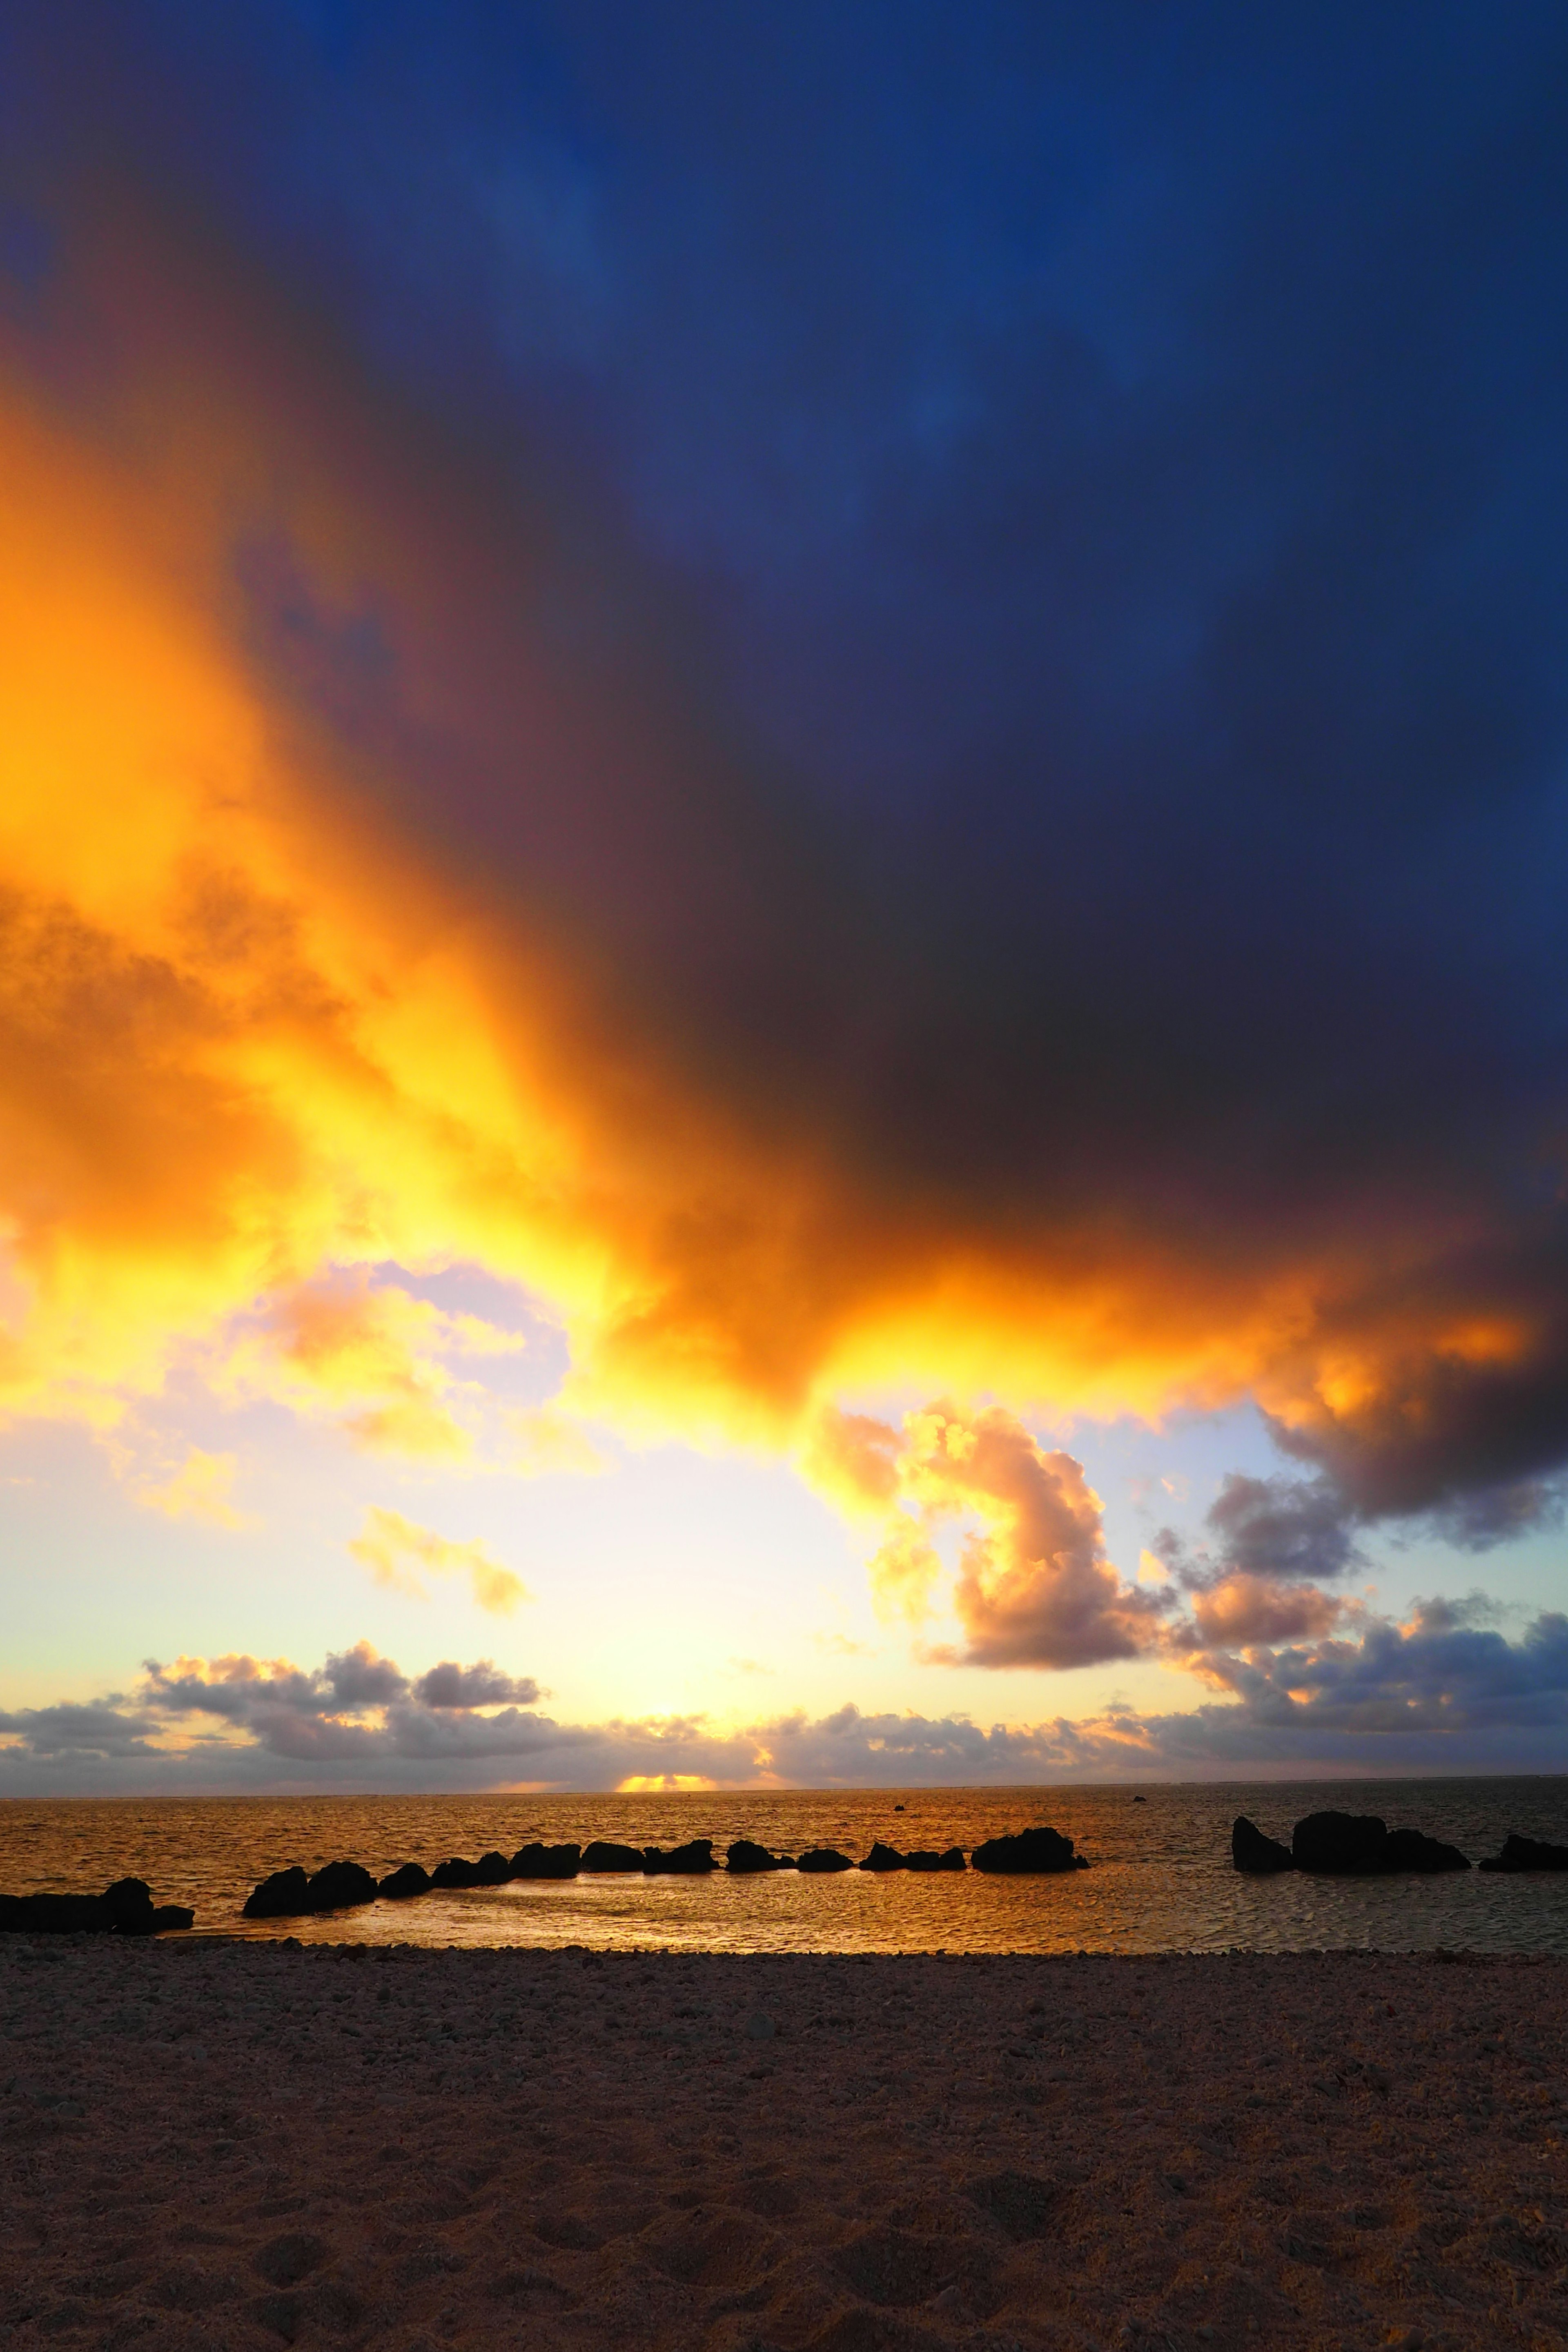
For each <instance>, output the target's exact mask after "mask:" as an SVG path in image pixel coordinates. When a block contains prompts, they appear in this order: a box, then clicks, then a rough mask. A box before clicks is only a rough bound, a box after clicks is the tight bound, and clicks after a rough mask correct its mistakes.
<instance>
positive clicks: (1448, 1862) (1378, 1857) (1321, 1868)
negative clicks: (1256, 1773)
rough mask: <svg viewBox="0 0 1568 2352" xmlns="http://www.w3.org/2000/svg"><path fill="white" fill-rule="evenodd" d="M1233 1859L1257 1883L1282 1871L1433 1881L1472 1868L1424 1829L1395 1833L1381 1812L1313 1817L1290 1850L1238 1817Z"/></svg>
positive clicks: (1296, 1832) (1232, 1839) (1232, 1843)
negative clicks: (1440, 1875)
mask: <svg viewBox="0 0 1568 2352" xmlns="http://www.w3.org/2000/svg"><path fill="white" fill-rule="evenodd" d="M1230 1856H1231V1860H1232V1862H1233V1863H1234V1864H1235V1865H1236V1867H1237V1870H1240V1871H1245V1872H1247V1874H1248V1875H1250V1876H1252V1877H1254V1878H1263V1877H1270V1876H1272V1875H1273V1874H1276V1873H1277V1872H1279V1871H1282V1870H1301V1871H1306V1872H1309V1873H1310V1874H1312V1875H1313V1876H1316V1877H1320V1878H1388V1877H1393V1876H1394V1875H1396V1874H1401V1873H1405V1872H1415V1873H1417V1874H1421V1875H1423V1876H1427V1877H1430V1876H1433V1875H1435V1874H1437V1873H1438V1872H1441V1871H1449V1870H1468V1869H1469V1867H1470V1864H1469V1860H1468V1856H1466V1855H1465V1854H1462V1853H1460V1852H1459V1849H1458V1846H1457V1845H1446V1844H1445V1843H1443V1841H1442V1839H1441V1838H1433V1837H1427V1836H1426V1834H1425V1833H1424V1832H1422V1831H1420V1830H1391V1829H1390V1828H1389V1826H1388V1824H1387V1822H1385V1821H1384V1820H1383V1819H1382V1818H1381V1817H1380V1816H1379V1815H1378V1814H1376V1813H1337V1812H1324V1813H1309V1814H1307V1815H1306V1817H1305V1819H1304V1820H1302V1821H1299V1822H1297V1823H1296V1826H1295V1828H1294V1830H1293V1831H1292V1832H1291V1833H1290V1844H1289V1850H1287V1848H1286V1847H1284V1846H1283V1845H1281V1844H1280V1843H1279V1840H1278V1839H1276V1838H1271V1837H1267V1836H1265V1834H1264V1832H1262V1831H1261V1830H1260V1829H1259V1828H1258V1824H1257V1822H1252V1821H1249V1820H1248V1819H1247V1815H1246V1814H1245V1813H1238V1814H1237V1817H1236V1821H1235V1822H1234V1824H1233V1825H1232V1828H1231V1832H1230Z"/></svg>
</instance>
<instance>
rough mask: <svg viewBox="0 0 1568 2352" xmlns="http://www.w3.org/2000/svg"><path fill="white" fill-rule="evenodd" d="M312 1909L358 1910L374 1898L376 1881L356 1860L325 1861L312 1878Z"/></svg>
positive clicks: (310, 1905)
mask: <svg viewBox="0 0 1568 2352" xmlns="http://www.w3.org/2000/svg"><path fill="white" fill-rule="evenodd" d="M374 1901H375V1881H374V1878H373V1877H372V1876H371V1874H370V1873H369V1871H368V1870H366V1869H365V1868H364V1867H363V1864H360V1863H357V1862H328V1863H323V1864H322V1865H321V1869H320V1870H318V1871H317V1872H316V1874H315V1875H314V1876H313V1877H312V1879H311V1880H310V1903H309V1906H307V1907H308V1908H309V1909H310V1910H311V1911H355V1910H357V1909H358V1908H359V1906H360V1905H361V1904H362V1903H374Z"/></svg>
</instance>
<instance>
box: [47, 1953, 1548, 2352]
mask: <svg viewBox="0 0 1568 2352" xmlns="http://www.w3.org/2000/svg"><path fill="white" fill-rule="evenodd" d="M1565 1992H1568V1965H1565V1964H1564V1963H1563V1962H1560V1961H1557V1960H1536V1959H1501V1960H1500V1959H1489V1958H1488V1959H1480V1958H1469V1957H1466V1958H1456V1959H1448V1958H1442V1957H1433V1956H1431V1955H1422V1956H1419V1957H1412V1958H1378V1957H1375V1956H1367V1955H1354V1954H1352V1955H1345V1954H1339V1955H1331V1956H1317V1955H1310V1954H1309V1955H1288V1956H1278V1957H1276V1956H1239V1955H1238V1956H1229V1957H1227V1956H1206V1957H1200V1958H1179V1957H1178V1958H1163V1959H1136V1958H1126V1959H1122V1958H1104V1957H1095V1958H1016V1959H1015V1958H941V1957H931V1958H927V1957H907V1958H874V1959H872V1958H842V1959H838V1958H825V1957H807V1956H787V1957H780V1958H756V1957H746V1958H735V1957H718V1956H712V1957H710V1956H705V1955H697V1956H685V1955H674V1954H668V1953H660V1954H657V1955H638V1954H635V1953H615V1954H610V1955H604V1956H600V1955H586V1954H584V1953H583V1952H581V1951H578V1950H568V1951H525V1950H518V1949H515V1948H514V1949H508V1950H496V1951H472V1950H467V1951H455V1952H440V1951H431V1950H428V1949H424V1950H419V1949H413V1948H402V1949H395V1950H390V1951H389V1950H386V1949H385V1948H375V1949H369V1948H364V1947H363V1946H354V1945H343V1946H338V1947H331V1946H321V1945H315V1946H311V1947H307V1948H290V1947H289V1946H287V1945H278V1944H268V1945H255V1944H252V1945H241V1944H234V1943H219V1942H214V1943H201V1942H192V1941H186V1942H183V1943H182V1942H180V1941H178V1940H176V1939H170V1940H166V1941H163V1942H161V1943H158V1944H138V1943H132V1942H121V1941H119V1940H117V1939H96V1938H93V1939H71V1940H69V1941H67V1940H64V1939H58V1940H53V1941H51V1940H47V1939H37V1940H35V1939H26V1938H20V1937H16V1938H6V1939H5V1940H4V1941H3V1942H0V2188H3V2192H4V2193H3V2195H0V2342H3V2343H5V2344H7V2345H11V2346H15V2347H18V2352H21V2347H31V2346H33V2345H35V2344H37V2345H39V2346H42V2345H45V2344H47V2345H49V2346H54V2347H75V2346H83V2347H87V2346H91V2347H103V2348H104V2352H118V2347H128V2346H132V2345H144V2346H145V2347H147V2352H154V2347H156V2352H163V2347H175V2352H186V2348H187V2347H189V2352H195V2347H204V2352H205V2347H212V2352H219V2347H222V2352H234V2347H237V2352H245V2348H246V2347H255V2352H272V2347H277V2346H278V2345H279V2344H280V2343H294V2342H298V2343H300V2344H302V2345H315V2344H320V2345H322V2346H328V2345H342V2346H353V2345H364V2346H375V2347H392V2348H393V2352H439V2348H440V2347H447V2346H455V2347H463V2346H481V2345H482V2346H485V2347H509V2346H517V2347H525V2346H526V2347H534V2346H538V2347H561V2352H567V2347H572V2352H589V2347H660V2352H666V2347H668V2352H687V2347H711V2352H770V2347H771V2352H795V2347H821V2348H822V2352H927V2348H928V2347H929V2352H934V2348H935V2347H939V2346H942V2347H945V2346H955V2345H964V2346H969V2347H977V2352H978V2347H985V2352H1004V2347H1031V2352H1032V2347H1089V2346H1096V2347H1111V2346H1130V2345H1134V2344H1137V2345H1147V2346H1150V2347H1165V2346H1173V2347H1183V2352H1184V2348H1185V2347H1198V2346H1205V2345H1214V2346H1218V2347H1225V2346H1248V2347H1251V2346H1258V2347H1264V2346H1292V2347H1295V2346H1301V2347H1339V2346H1349V2347H1372V2346H1374V2345H1380V2344H1385V2343H1390V2342H1394V2343H1401V2342H1404V2343H1408V2344H1410V2345H1411V2346H1413V2347H1414V2346H1415V2344H1416V2343H1417V2341H1418V2340H1419V2341H1420V2342H1421V2343H1422V2344H1424V2345H1425V2346H1426V2347H1431V2352H1436V2347H1446V2346H1447V2347H1458V2346H1472V2345H1474V2346H1483V2345H1484V2346H1492V2345H1509V2346H1511V2345H1521V2346H1531V2347H1557V2346H1559V2345H1561V2344H1564V2343H1568V2167H1565V2147H1564V2141H1565V2138H1568V2077H1565V2075H1564V2069H1563V2051H1564V2034H1563V2003H1564V1994H1565Z"/></svg>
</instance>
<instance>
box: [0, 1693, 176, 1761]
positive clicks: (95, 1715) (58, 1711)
mask: <svg viewBox="0 0 1568 2352" xmlns="http://www.w3.org/2000/svg"><path fill="white" fill-rule="evenodd" d="M160 1727H161V1726H160V1719H159V1717H157V1716H156V1715H155V1714H151V1713H149V1712H147V1711H145V1710H144V1709H142V1708H139V1707H137V1706H134V1705H133V1704H132V1703H131V1702H130V1701H128V1700H126V1699H122V1698H120V1697H110V1698H103V1699H96V1700H93V1701H91V1702H89V1704H88V1705H87V1706H71V1705H69V1704H67V1703H61V1704H58V1705H56V1706H24V1707H18V1708H16V1710H15V1711H14V1712H12V1713H11V1714H8V1715H7V1714H0V1740H5V1739H10V1740H13V1741H15V1742H16V1748H8V1749H4V1750H0V1767H3V1764H4V1760H5V1756H6V1755H15V1754H16V1753H17V1752H18V1751H19V1752H21V1753H22V1754H24V1755H26V1756H28V1757H38V1758H42V1759H47V1762H49V1763H50V1764H53V1763H56V1762H58V1761H60V1760H62V1759H64V1760H76V1759H83V1758H90V1759H93V1760H94V1761H99V1762H101V1761H109V1760H110V1759H124V1758H127V1757H136V1758H142V1757H147V1756H152V1755H153V1754H154V1752H155V1751H154V1749H153V1747H152V1744H151V1735H152V1734H153V1733H155V1732H157V1731H158V1730H159V1728H160Z"/></svg>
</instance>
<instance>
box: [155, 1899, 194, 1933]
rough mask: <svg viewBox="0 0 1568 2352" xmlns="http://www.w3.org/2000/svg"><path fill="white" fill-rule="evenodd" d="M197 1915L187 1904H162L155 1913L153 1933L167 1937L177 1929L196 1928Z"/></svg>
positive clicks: (157, 1906) (158, 1905) (156, 1907)
mask: <svg viewBox="0 0 1568 2352" xmlns="http://www.w3.org/2000/svg"><path fill="white" fill-rule="evenodd" d="M195 1924H196V1915H195V1912H194V1911H193V1910H192V1909H191V1907H190V1906H189V1905H188V1904H185V1903H160V1904H157V1905H156V1906H154V1908H153V1934H154V1935H155V1936H166V1935H168V1934H170V1933H171V1931H172V1930H174V1928H177V1927H195Z"/></svg>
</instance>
